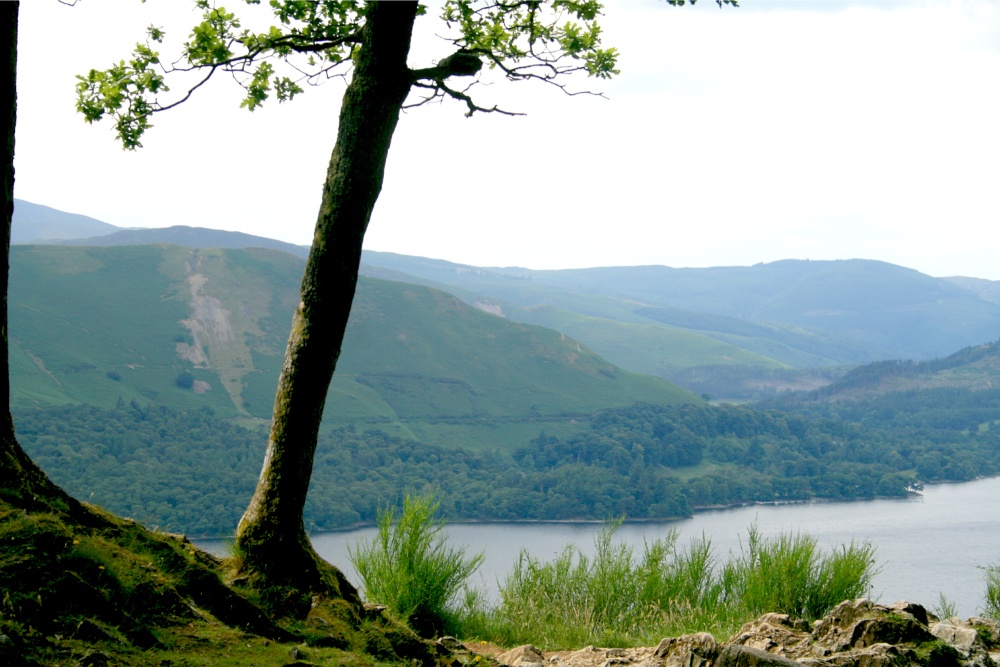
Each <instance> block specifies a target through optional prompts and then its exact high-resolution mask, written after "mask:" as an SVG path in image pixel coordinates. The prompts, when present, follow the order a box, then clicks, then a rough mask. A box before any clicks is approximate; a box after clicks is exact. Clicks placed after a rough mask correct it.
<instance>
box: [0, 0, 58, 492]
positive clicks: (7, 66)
mask: <svg viewBox="0 0 1000 667" xmlns="http://www.w3.org/2000/svg"><path fill="white" fill-rule="evenodd" d="M18 8H19V3H17V2H0V127H3V128H4V154H3V217H4V255H3V256H4V265H3V278H2V286H3V309H2V311H3V312H2V315H0V318H2V319H0V333H2V335H3V349H2V350H0V373H2V374H3V383H4V385H3V386H4V388H5V389H6V390H7V391H6V394H7V396H8V402H7V405H6V406H5V407H4V411H3V417H2V422H0V498H3V499H4V500H6V501H8V502H12V503H15V504H17V505H18V506H20V507H24V508H25V509H41V508H42V507H49V506H50V505H51V503H52V502H53V501H55V502H56V503H57V504H58V505H61V506H62V507H63V508H67V507H69V506H74V507H75V501H72V500H71V499H70V498H69V496H67V495H66V493H65V492H63V490H62V489H60V488H59V487H58V486H56V485H55V484H53V483H52V481H51V480H49V478H48V477H47V476H46V475H45V473H44V472H42V471H41V469H40V468H39V467H38V466H36V465H35V463H34V462H33V461H32V460H31V459H30V458H28V455H27V454H25V453H24V450H23V449H21V446H20V445H19V444H18V442H17V439H16V438H15V437H14V420H13V418H12V417H11V414H10V365H9V361H8V356H7V355H8V346H7V286H8V273H9V270H10V225H11V219H12V217H13V215H14V126H15V123H16V122H17V12H18Z"/></svg>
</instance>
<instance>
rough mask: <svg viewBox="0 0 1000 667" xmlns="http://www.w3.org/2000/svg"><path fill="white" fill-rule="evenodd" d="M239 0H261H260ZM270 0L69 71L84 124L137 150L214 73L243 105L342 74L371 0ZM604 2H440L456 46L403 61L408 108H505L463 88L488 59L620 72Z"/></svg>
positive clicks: (446, 31) (513, 70)
mask: <svg viewBox="0 0 1000 667" xmlns="http://www.w3.org/2000/svg"><path fill="white" fill-rule="evenodd" d="M668 1H669V2H670V4H677V2H678V0H668ZM716 1H717V2H719V4H720V5H721V4H722V2H723V0H716ZM724 1H725V2H732V4H735V2H733V0H724ZM244 2H245V3H246V4H247V5H259V4H260V0H244ZM269 4H270V9H271V14H272V16H271V19H270V21H273V22H274V23H273V24H272V25H271V26H270V27H268V28H267V29H266V30H262V31H259V32H257V31H254V30H251V29H249V28H245V27H244V22H243V21H242V20H241V19H240V17H238V16H237V15H236V13H235V12H231V11H228V10H226V9H225V8H224V7H217V6H215V5H214V4H213V3H211V2H210V1H209V0H196V1H195V6H196V8H197V10H198V11H199V12H200V16H201V22H200V23H198V24H197V25H195V26H194V27H193V28H192V30H191V33H190V35H189V37H188V39H187V41H185V42H184V44H183V46H182V48H181V54H180V57H179V58H178V59H177V60H176V61H174V63H173V64H164V61H163V60H161V56H160V53H159V51H158V50H157V49H159V48H160V46H159V45H161V44H162V43H163V40H164V37H165V35H164V31H163V30H162V29H161V28H158V27H156V26H150V27H149V28H148V30H147V35H146V40H145V42H144V43H140V44H137V45H136V47H135V50H134V51H133V53H132V57H131V58H130V59H129V60H122V61H120V62H119V63H117V64H116V65H113V66H112V67H110V68H108V69H106V70H96V69H92V70H90V72H88V73H87V75H86V76H78V77H77V78H78V80H79V81H78V83H77V87H76V89H77V95H78V97H77V109H78V111H80V112H81V113H82V114H83V116H84V119H85V120H86V121H87V122H88V123H93V122H95V121H99V120H101V119H102V118H104V117H105V116H109V117H110V118H112V119H113V121H114V123H115V132H116V134H117V137H118V139H119V140H120V141H121V142H122V145H123V147H125V148H127V149H135V148H138V147H140V146H141V145H142V144H141V138H142V136H143V134H144V133H145V132H146V130H148V129H149V128H150V127H151V124H150V118H151V117H152V116H153V114H155V113H158V112H160V111H165V110H167V109H170V108H172V107H174V106H177V105H178V104H181V103H183V102H184V101H186V100H187V99H189V98H190V97H191V95H192V94H193V93H194V92H195V91H196V90H197V89H198V88H200V87H201V86H202V85H203V84H204V83H206V82H207V81H208V80H209V79H211V78H212V77H213V76H214V75H216V74H218V73H220V72H222V73H226V74H229V75H231V76H232V78H233V79H234V80H235V81H236V82H237V83H238V84H239V85H240V86H242V87H243V89H244V91H245V96H244V98H243V100H242V102H241V104H240V105H241V106H242V107H245V108H246V109H248V110H250V111H253V110H255V109H257V108H258V107H260V106H261V105H262V104H263V103H264V102H265V101H267V100H268V99H269V98H270V97H271V96H272V95H273V96H274V97H276V98H277V99H278V101H279V102H284V101H287V100H290V99H292V98H293V97H295V96H296V95H298V94H300V93H302V92H303V91H304V89H305V86H308V85H318V84H320V83H322V82H323V81H325V80H327V79H329V78H331V77H346V76H347V75H349V73H350V70H351V67H350V66H351V62H352V59H353V58H354V57H355V56H356V50H357V48H358V46H359V44H360V42H361V34H362V31H363V30H364V27H365V23H366V18H367V15H368V12H369V11H370V6H371V3H365V2H359V1H357V0H270V3H269ZM681 4H683V2H682V1H681ZM692 4H693V0H692ZM601 10H602V5H601V3H600V2H597V1H596V0H582V1H575V0H549V1H547V2H542V1H541V0H507V1H503V0H446V1H445V2H444V6H443V8H442V10H441V14H440V19H441V21H442V23H443V25H441V26H437V27H436V28H435V32H436V33H437V34H439V36H440V37H441V39H442V40H443V42H444V43H445V44H447V45H448V46H449V48H450V49H452V50H453V51H454V52H453V53H452V54H451V55H449V56H447V57H445V58H442V59H440V60H439V61H438V62H437V63H436V64H434V65H433V66H429V67H426V68H422V69H413V70H410V83H411V86H412V93H413V94H412V96H411V100H410V101H409V103H408V105H407V106H419V105H422V104H426V103H428V102H430V101H432V100H438V99H442V98H451V99H455V100H459V101H461V102H463V103H464V104H465V105H466V107H467V110H468V113H467V115H472V114H473V113H475V112H476V111H495V112H500V113H510V112H508V111H504V110H502V109H499V108H497V107H492V108H484V107H480V106H479V105H477V104H476V102H475V101H474V100H473V98H472V96H471V95H470V89H471V88H472V87H473V86H474V85H475V84H476V83H479V82H480V81H481V79H480V77H481V68H482V65H483V64H484V63H485V64H486V66H487V70H493V71H497V72H499V73H501V74H502V75H503V76H504V77H505V78H507V79H508V80H512V81H518V80H528V79H535V80H540V81H543V82H546V83H549V84H552V85H555V86H557V87H559V88H560V89H562V90H563V91H564V92H567V93H569V92H570V91H569V90H568V88H567V87H566V86H567V84H566V77H567V75H571V74H574V73H583V74H585V75H587V76H590V77H596V78H602V79H603V78H609V77H611V76H613V75H615V74H617V73H618V70H617V69H616V60H617V56H618V53H617V51H616V50H615V49H614V48H603V47H602V45H601V28H600V26H599V25H598V24H597V22H596V21H597V18H598V17H599V16H600V14H601ZM418 14H420V15H423V14H426V7H425V6H423V5H421V6H420V8H419V10H418ZM179 72H189V73H194V74H195V75H196V77H197V78H196V82H195V83H194V84H193V85H191V86H189V87H188V88H187V90H186V91H185V92H184V93H183V94H180V95H176V96H173V97H171V98H168V97H166V94H167V93H169V92H170V87H169V86H168V85H167V82H166V80H167V77H168V76H169V75H171V74H174V73H179ZM456 76H466V77H470V76H472V77H476V78H475V79H474V80H473V82H472V83H471V84H468V85H467V86H466V87H464V88H457V87H452V85H450V84H449V83H447V79H449V78H450V77H456Z"/></svg>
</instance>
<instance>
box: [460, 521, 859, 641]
mask: <svg viewBox="0 0 1000 667" xmlns="http://www.w3.org/2000/svg"><path fill="white" fill-rule="evenodd" d="M617 527H618V524H617V523H612V524H607V525H605V527H604V529H603V530H602V531H601V532H600V533H599V534H598V536H597V538H596V543H595V547H596V550H595V554H594V556H593V557H592V558H588V557H587V556H586V555H585V554H584V553H582V551H581V550H580V549H579V548H577V547H575V546H569V547H567V548H566V549H565V550H564V551H563V552H562V553H561V554H560V555H559V556H558V557H556V558H555V560H552V561H550V562H546V563H543V562H541V561H539V560H538V559H537V558H534V557H532V556H530V555H529V554H528V553H527V552H526V551H522V552H521V554H520V556H519V558H518V561H517V563H516V564H515V567H514V570H513V572H512V573H511V574H510V575H509V576H508V578H507V579H506V581H505V582H504V583H503V585H502V586H501V590H500V601H499V603H498V604H497V605H495V606H493V607H490V608H483V607H482V606H480V607H478V608H475V607H474V605H473V606H469V605H467V607H466V609H465V610H464V613H465V614H466V615H467V618H469V619H474V622H470V623H468V624H466V625H465V629H466V631H468V632H473V633H475V634H476V635H478V636H480V637H482V638H484V639H489V640H492V641H495V642H497V643H500V644H504V645H515V644H523V643H534V644H539V645H543V646H547V647H553V648H556V647H572V646H577V647H578V646H583V645H586V644H598V645H603V646H628V645H641V644H650V643H656V642H658V641H659V640H660V639H662V638H663V637H664V636H668V635H677V634H682V633H685V632H694V631H708V632H713V633H715V634H717V635H728V634H731V633H732V632H734V631H735V630H736V629H737V628H739V627H740V625H742V624H743V623H745V622H747V621H749V620H752V619H753V618H756V617H757V616H759V615H760V614H762V613H766V612H771V611H775V612H785V613H788V614H790V615H793V616H796V617H804V618H817V617H819V616H821V615H822V614H823V613H825V612H826V611H827V610H829V609H830V608H832V607H833V606H835V605H836V604H837V603H839V602H841V601H842V600H845V599H852V598H855V597H859V596H862V595H864V594H865V593H867V592H868V590H869V587H870V584H871V579H872V577H873V576H874V574H875V572H876V570H875V567H874V552H875V550H874V547H872V546H871V545H870V544H867V543H865V544H851V545H849V546H843V547H840V548H839V549H836V550H834V551H832V552H830V553H823V552H822V551H821V550H820V549H819V548H818V547H817V544H816V540H815V539H814V538H812V537H809V536H807V535H801V534H794V535H789V534H782V535H779V536H777V537H774V538H765V537H763V536H761V534H760V532H759V530H758V529H757V528H756V527H755V526H752V527H751V528H750V529H749V532H748V539H747V542H746V545H745V546H744V547H743V548H742V549H741V552H740V553H739V554H735V555H734V554H730V556H729V558H728V560H726V561H725V562H721V563H720V562H719V561H718V560H717V558H716V556H715V554H714V552H713V550H712V546H711V543H710V541H709V540H707V539H705V538H704V537H702V538H700V539H695V540H692V541H691V542H690V544H689V545H687V546H686V547H684V548H678V546H677V533H676V532H674V531H671V532H670V533H668V535H667V536H666V537H664V538H661V539H658V540H655V541H653V542H647V543H646V544H645V545H644V548H643V550H642V553H641V554H636V553H635V552H634V551H633V549H632V548H631V547H629V546H627V545H625V544H616V543H615V542H614V541H613V536H614V532H615V530H616V529H617ZM478 603H479V604H482V600H481V599H479V600H478Z"/></svg>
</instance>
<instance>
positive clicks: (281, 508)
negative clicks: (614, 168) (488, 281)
mask: <svg viewBox="0 0 1000 667" xmlns="http://www.w3.org/2000/svg"><path fill="white" fill-rule="evenodd" d="M416 10H417V3H416V2H368V3H367V6H366V22H365V26H364V28H363V29H362V42H361V44H360V47H359V50H358V52H357V54H356V57H355V60H354V73H353V76H352V79H351V82H350V84H349V85H348V86H347V90H346V91H345V93H344V99H343V102H342V105H341V111H340V122H339V128H338V132H337V143H336V146H335V147H334V149H333V155H332V156H331V158H330V166H329V169H328V171H327V176H326V182H325V183H324V186H323V198H322V203H321V205H320V211H319V217H318V220H317V222H316V232H315V236H314V238H313V244H312V251H311V252H310V254H309V260H308V262H307V264H306V269H305V276H304V277H303V280H302V293H301V297H302V298H301V301H300V302H299V305H298V308H297V309H296V312H295V316H294V318H293V320H292V331H291V335H290V337H289V339H288V347H287V349H286V351H285V361H284V365H283V367H282V370H281V377H280V379H279V381H278V392H277V396H276V397H275V402H274V416H273V421H272V424H271V432H270V436H269V438H268V443H267V452H266V454H265V457H264V467H263V469H262V471H261V474H260V480H259V481H258V483H257V490H256V492H255V493H254V496H253V499H252V500H251V501H250V505H249V507H248V508H247V510H246V512H245V513H244V515H243V518H242V519H241V520H240V525H239V528H238V530H237V536H236V544H237V548H238V550H239V552H240V555H241V557H242V558H243V565H244V567H245V570H246V571H247V573H249V574H251V575H253V576H257V577H260V578H261V583H264V584H265V585H267V586H274V585H277V586H289V587H291V588H294V589H296V590H299V591H314V592H321V591H324V590H327V591H330V592H331V593H334V592H339V593H340V594H341V595H342V596H343V597H345V598H346V599H349V600H350V599H353V600H355V601H356V600H357V592H356V591H355V590H354V589H353V587H351V586H350V584H348V583H347V582H346V580H344V579H343V577H342V576H341V575H340V573H339V572H337V571H336V570H335V569H334V568H330V567H329V566H326V565H325V564H324V563H322V561H321V560H320V559H319V557H318V556H317V555H316V554H315V552H314V551H313V549H312V546H311V544H310V543H309V538H308V536H307V535H306V532H305V526H304V523H303V518H302V511H303V507H304V505H305V500H306V492H307V490H308V488H309V480H310V478H311V476H312V466H313V455H314V453H315V451H316V440H317V436H318V434H319V426H320V421H321V419H322V417H323V406H324V404H325V402H326V394H327V389H328V388H329V385H330V381H331V379H332V378H333V371H334V368H335V366H336V364H337V358H338V357H339V356H340V348H341V344H342V343H343V340H344V332H345V330H346V328H347V320H348V317H349V315H350V312H351V303H352V301H353V299H354V290H355V286H356V285H357V281H358V268H359V265H360V263H361V244H362V241H363V240H364V235H365V230H366V229H367V227H368V221H369V219H370V218H371V213H372V209H373V208H374V206H375V200H376V199H377V198H378V194H379V191H380V190H381V188H382V179H383V175H384V172H385V163H386V158H387V156H388V151H389V144H390V141H391V139H392V134H393V131H394V130H395V128H396V123H397V121H398V119H399V112H400V110H401V108H402V105H403V102H404V101H405V99H406V96H407V93H408V92H409V88H410V82H409V71H408V69H407V66H406V58H407V54H408V53H409V49H410V37H411V34H412V31H413V22H414V19H415V17H416ZM331 570H332V573H331ZM331 575H332V576H334V577H335V578H336V581H334V580H332V579H331ZM331 588H333V589H336V588H339V589H340V590H339V591H334V590H331Z"/></svg>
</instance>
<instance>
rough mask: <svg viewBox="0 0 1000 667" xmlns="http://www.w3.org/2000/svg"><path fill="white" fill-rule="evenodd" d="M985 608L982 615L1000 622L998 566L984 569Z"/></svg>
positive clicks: (999, 569) (999, 572)
mask: <svg viewBox="0 0 1000 667" xmlns="http://www.w3.org/2000/svg"><path fill="white" fill-rule="evenodd" d="M984 597H985V599H984V601H985V602H986V606H985V607H984V608H983V615H984V616H986V617H988V618H992V619H995V620H997V621H1000V565H994V566H992V567H988V568H986V595H985V596H984Z"/></svg>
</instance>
